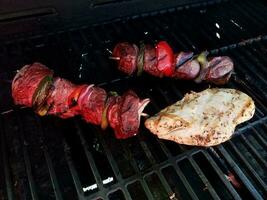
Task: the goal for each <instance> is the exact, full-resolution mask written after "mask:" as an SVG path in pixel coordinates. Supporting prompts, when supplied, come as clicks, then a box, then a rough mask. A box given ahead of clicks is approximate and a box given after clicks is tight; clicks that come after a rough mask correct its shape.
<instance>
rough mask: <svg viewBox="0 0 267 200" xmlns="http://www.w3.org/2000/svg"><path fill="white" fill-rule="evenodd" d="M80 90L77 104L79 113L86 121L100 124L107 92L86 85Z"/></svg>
mask: <svg viewBox="0 0 267 200" xmlns="http://www.w3.org/2000/svg"><path fill="white" fill-rule="evenodd" d="M88 87H89V89H88V88H86V89H84V91H82V92H81V94H80V97H79V100H78V102H79V103H78V104H79V107H80V109H81V115H82V117H83V119H84V120H85V121H86V122H89V123H92V124H96V125H100V124H101V120H102V113H103V111H104V108H105V102H106V99H107V93H106V91H105V90H104V89H102V88H99V87H92V86H90V85H89V86H88Z"/></svg>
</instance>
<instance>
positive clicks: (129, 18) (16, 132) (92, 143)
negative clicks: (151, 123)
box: [0, 0, 267, 200]
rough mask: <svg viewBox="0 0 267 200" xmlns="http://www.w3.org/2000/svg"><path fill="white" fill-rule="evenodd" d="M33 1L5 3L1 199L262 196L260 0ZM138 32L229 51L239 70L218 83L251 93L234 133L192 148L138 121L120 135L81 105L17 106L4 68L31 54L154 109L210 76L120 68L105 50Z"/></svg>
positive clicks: (266, 174)
mask: <svg viewBox="0 0 267 200" xmlns="http://www.w3.org/2000/svg"><path fill="white" fill-rule="evenodd" d="M39 3H40V4H37V2H34V3H33V2H31V1H28V2H23V5H20V4H21V3H20V2H18V4H17V5H16V6H14V5H4V6H6V8H7V9H3V8H4V6H1V8H2V9H0V30H1V31H0V32H1V33H0V36H1V37H0V44H1V45H0V66H1V67H0V80H1V81H0V111H1V116H0V141H1V142H0V199H9V200H10V199H58V200H61V199H71V200H73V199H112V200H117V199H137V200H141V199H266V198H267V134H266V132H267V106H266V101H267V89H266V88H267V80H266V77H267V20H266V19H267V4H266V2H264V1H261V0H254V1H253V2H252V1H249V0H244V1H241V0H233V1H231V0H229V1H220V0H216V1H208V0H206V1H205V0H204V1H198V0H181V1H172V0H168V1H155V2H152V1H137V0H136V1H135V0H127V1H126V0H125V1H113V0H92V1H77V2H72V3H71V2H65V1H64V3H63V2H60V1H56V2H39ZM1 4H3V3H1ZM4 4H6V3H4ZM140 40H146V41H155V40H166V41H168V42H169V43H170V44H171V45H172V47H174V50H175V51H179V50H184V51H187V50H189V51H190V50H191V51H194V52H196V53H199V52H201V51H203V50H208V51H209V53H210V54H211V55H228V56H230V57H231V58H232V59H233V60H234V63H235V74H234V76H233V77H232V78H231V81H230V82H229V83H228V84H227V85H226V86H225V87H229V88H236V89H239V90H241V91H243V92H245V93H247V94H249V95H250V96H251V97H252V98H253V99H254V101H255V104H256V113H255V115H254V117H253V119H252V120H250V121H249V122H247V123H244V124H242V125H240V126H238V127H237V129H236V132H235V134H234V136H233V138H232V139H231V140H230V141H227V142H225V143H223V144H221V145H218V146H215V147H211V148H197V147H190V146H185V145H178V144H175V143H173V142H170V141H164V140H159V139H157V138H156V137H155V136H154V135H152V134H151V133H149V131H148V130H146V129H145V128H144V126H143V125H142V126H141V131H140V134H139V135H137V136H136V137H133V138H130V139H127V140H117V139H115V138H114V136H113V133H112V131H111V130H110V129H108V130H106V131H102V130H101V129H100V128H99V127H95V126H93V125H90V124H86V123H85V122H84V121H82V120H81V119H80V118H79V117H75V118H72V119H67V120H62V119H58V118H55V117H38V116H36V115H35V114H34V113H33V112H32V111H31V110H30V109H22V108H18V107H14V105H13V101H12V98H11V94H10V82H9V81H8V80H11V79H12V77H13V76H14V71H15V70H17V69H19V68H20V67H21V66H23V65H24V64H27V63H32V62H34V61H39V62H42V63H44V64H46V65H47V66H49V67H50V68H52V69H53V70H54V71H55V72H56V74H58V75H60V76H61V77H64V78H67V79H69V80H71V81H73V82H75V83H84V82H86V83H95V84H97V85H100V86H101V87H103V88H105V89H108V90H116V91H118V92H123V91H126V90H127V89H129V88H132V89H133V90H134V91H136V92H137V93H138V95H140V97H142V98H146V97H149V98H150V99H151V103H150V104H149V106H148V107H147V108H146V110H147V112H148V113H149V114H151V115H152V114H155V113H157V112H158V111H159V110H160V109H162V108H164V107H166V106H168V105H170V104H172V103H174V102H176V101H178V100H180V99H181V98H182V96H183V95H184V94H185V93H186V92H189V91H191V90H194V91H200V90H203V89H204V88H207V87H209V85H208V84H195V83H192V82H184V81H179V80H170V79H157V78H153V77H151V76H146V75H143V76H140V77H131V76H125V75H124V74H122V73H120V72H118V71H117V70H116V67H115V64H114V63H113V62H112V61H110V60H109V59H108V56H109V52H108V51H109V50H111V49H112V47H113V46H114V45H115V44H116V43H117V42H120V41H131V42H138V41H140ZM229 175H231V176H229ZM229 177H230V178H229ZM231 177H234V178H231Z"/></svg>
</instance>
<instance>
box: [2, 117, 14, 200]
mask: <svg viewBox="0 0 267 200" xmlns="http://www.w3.org/2000/svg"><path fill="white" fill-rule="evenodd" d="M0 125H1V127H3V126H2V125H3V124H2V120H1V121H0ZM1 132H2V134H1V147H2V159H3V161H2V162H3V165H4V166H3V167H4V173H5V174H4V176H5V183H6V191H7V197H8V199H9V200H13V199H15V195H14V191H13V187H12V181H11V177H10V170H9V167H8V157H7V152H6V142H5V141H6V140H5V134H4V131H3V129H2V130H1Z"/></svg>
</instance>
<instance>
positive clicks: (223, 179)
mask: <svg viewBox="0 0 267 200" xmlns="http://www.w3.org/2000/svg"><path fill="white" fill-rule="evenodd" d="M202 152H203V154H204V156H205V157H206V158H207V160H208V161H209V162H210V164H211V166H212V167H213V169H214V170H215V171H216V173H217V175H218V176H219V177H220V179H221V181H222V182H223V183H224V185H225V186H226V188H227V190H228V191H229V192H230V193H231V195H232V196H233V197H234V199H239V200H241V197H240V196H239V194H238V193H237V192H236V190H235V189H234V187H233V186H232V184H230V182H229V180H228V179H226V178H225V175H224V173H223V172H222V171H221V169H220V168H219V167H218V165H217V164H216V162H215V161H214V160H213V158H212V157H211V156H210V155H209V154H208V153H207V152H206V151H202Z"/></svg>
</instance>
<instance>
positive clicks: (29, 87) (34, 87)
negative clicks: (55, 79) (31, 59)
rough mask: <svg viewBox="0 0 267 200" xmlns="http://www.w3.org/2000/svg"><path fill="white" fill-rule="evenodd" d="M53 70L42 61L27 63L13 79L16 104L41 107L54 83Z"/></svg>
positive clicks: (13, 95)
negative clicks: (41, 62)
mask: <svg viewBox="0 0 267 200" xmlns="http://www.w3.org/2000/svg"><path fill="white" fill-rule="evenodd" d="M52 76H53V71H52V70H50V69H48V68H47V67H46V66H44V65H42V64H40V63H33V64H32V65H25V66H24V67H23V68H22V69H20V70H19V72H18V73H17V74H16V76H15V77H14V79H13V82H12V97H13V99H14V102H15V104H18V105H24V106H27V107H39V106H40V105H42V104H43V102H44V101H45V100H46V97H47V94H48V92H49V89H50V86H51V84H52V82H51V80H52Z"/></svg>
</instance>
